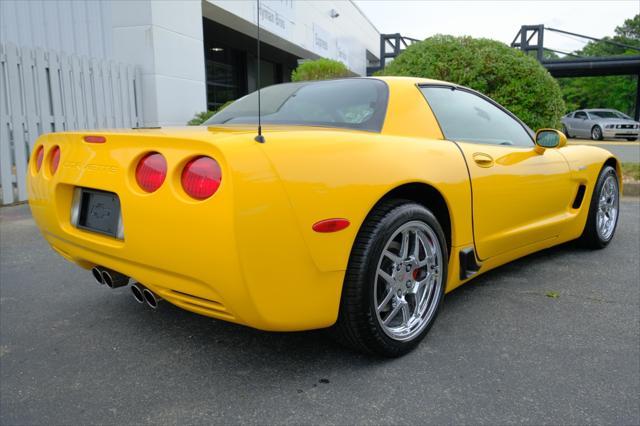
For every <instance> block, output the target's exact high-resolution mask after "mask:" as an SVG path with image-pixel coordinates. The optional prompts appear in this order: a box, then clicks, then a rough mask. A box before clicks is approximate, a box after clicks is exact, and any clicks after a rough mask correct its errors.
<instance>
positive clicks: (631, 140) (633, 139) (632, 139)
mask: <svg viewBox="0 0 640 426" xmlns="http://www.w3.org/2000/svg"><path fill="white" fill-rule="evenodd" d="M627 140H628V141H629V142H633V141H637V140H638V138H627Z"/></svg>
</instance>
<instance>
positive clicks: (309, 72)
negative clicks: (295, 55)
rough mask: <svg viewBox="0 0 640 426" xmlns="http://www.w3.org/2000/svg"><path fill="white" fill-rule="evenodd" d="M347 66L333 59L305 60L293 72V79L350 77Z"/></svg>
mask: <svg viewBox="0 0 640 426" xmlns="http://www.w3.org/2000/svg"><path fill="white" fill-rule="evenodd" d="M349 75H350V72H349V70H348V69H347V67H346V66H345V65H344V64H343V63H342V62H338V61H334V60H332V59H317V60H314V61H305V62H303V63H301V64H300V65H298V68H296V69H295V70H293V72H292V73H291V81H307V80H327V79H330V78H340V77H348V76H349Z"/></svg>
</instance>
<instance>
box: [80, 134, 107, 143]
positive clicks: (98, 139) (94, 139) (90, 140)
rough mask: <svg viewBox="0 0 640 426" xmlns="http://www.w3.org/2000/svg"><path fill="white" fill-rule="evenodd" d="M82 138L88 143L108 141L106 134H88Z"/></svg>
mask: <svg viewBox="0 0 640 426" xmlns="http://www.w3.org/2000/svg"><path fill="white" fill-rule="evenodd" d="M82 139H83V140H84V141H85V142H88V143H105V142H106V141H107V138H105V137H104V136H97V135H87V136H85V137H84V138H82Z"/></svg>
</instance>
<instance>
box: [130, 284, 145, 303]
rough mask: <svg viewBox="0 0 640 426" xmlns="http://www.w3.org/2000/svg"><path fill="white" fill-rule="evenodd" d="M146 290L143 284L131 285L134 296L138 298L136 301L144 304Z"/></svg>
mask: <svg viewBox="0 0 640 426" xmlns="http://www.w3.org/2000/svg"><path fill="white" fill-rule="evenodd" d="M143 291H144V286H142V285H141V284H138V283H135V284H132V285H131V294H133V298H134V299H136V302H138V303H140V304H142V303H144V302H145V300H144V295H143V294H142V292H143Z"/></svg>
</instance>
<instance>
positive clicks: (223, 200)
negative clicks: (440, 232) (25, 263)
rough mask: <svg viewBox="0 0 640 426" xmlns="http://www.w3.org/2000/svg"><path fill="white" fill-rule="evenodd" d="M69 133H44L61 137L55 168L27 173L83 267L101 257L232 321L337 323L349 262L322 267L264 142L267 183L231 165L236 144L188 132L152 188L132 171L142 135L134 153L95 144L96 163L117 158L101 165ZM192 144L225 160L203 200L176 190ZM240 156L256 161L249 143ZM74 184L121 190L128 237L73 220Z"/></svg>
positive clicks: (52, 238)
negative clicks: (218, 180)
mask: <svg viewBox="0 0 640 426" xmlns="http://www.w3.org/2000/svg"><path fill="white" fill-rule="evenodd" d="M63 136H64V135H58V134H56V135H49V136H48V137H45V138H44V139H40V140H39V141H38V142H39V143H44V145H45V150H47V149H48V148H50V147H51V146H52V145H53V144H57V145H60V146H61V148H62V149H61V151H62V158H61V163H60V164H61V166H60V168H59V170H58V172H57V173H56V175H55V176H51V175H49V174H47V173H46V172H45V171H43V170H44V169H45V168H43V170H41V171H40V172H37V173H36V172H35V167H33V164H31V165H30V168H29V172H28V189H29V205H30V207H31V211H32V214H33V217H34V219H35V221H36V224H37V225H38V227H39V228H40V230H41V231H42V234H43V236H44V237H45V239H46V240H47V241H48V242H49V244H50V245H51V246H52V247H53V248H54V250H56V251H57V252H58V253H59V254H60V255H62V256H63V257H65V258H66V259H68V260H70V261H72V262H74V263H76V264H78V265H80V266H81V267H83V268H87V269H89V268H91V267H93V266H95V265H100V266H103V267H106V268H109V269H112V270H115V271H118V272H120V273H122V274H125V275H127V276H129V277H131V278H132V279H134V280H135V281H138V282H140V283H142V284H144V285H145V286H147V287H149V288H150V289H151V290H153V291H154V292H156V293H157V294H158V295H160V296H161V297H162V298H164V299H165V300H167V301H169V302H171V303H173V304H175V305H176V306H179V307H181V308H183V309H186V310H189V311H192V312H195V313H198V314H201V315H206V316H209V317H213V318H218V319H222V320H225V321H231V322H235V323H239V324H244V325H247V326H251V327H254V328H258V329H263V330H274V331H294V330H307V329H315V328H322V327H327V326H330V325H331V324H333V323H334V322H335V320H336V318H337V314H338V306H339V300H340V291H341V287H342V280H343V278H344V271H328V272H323V271H320V270H318V268H317V266H316V264H315V263H314V262H313V260H312V259H311V257H310V254H309V251H308V249H307V246H306V244H305V243H304V241H303V239H302V237H301V235H300V233H299V230H298V228H297V226H295V225H293V226H292V224H295V222H296V221H295V218H294V217H293V213H292V211H291V207H290V203H289V202H288V200H287V198H286V195H285V194H284V193H283V191H282V189H281V185H279V183H278V182H277V180H276V179H275V177H274V178H272V179H270V178H269V173H268V171H267V169H266V167H268V162H267V161H266V160H265V159H264V158H262V154H261V153H260V152H259V151H256V154H255V155H256V157H255V158H254V159H253V161H254V165H255V170H256V173H257V174H258V175H259V177H260V180H261V182H263V184H260V187H259V188H258V189H259V191H256V185H257V184H256V178H255V176H252V175H250V174H249V173H247V172H245V173H244V174H242V175H234V174H233V171H232V170H233V167H231V166H230V165H229V164H230V163H229V162H230V161H232V160H230V158H232V157H233V155H234V154H233V153H232V152H225V153H224V155H223V153H221V152H220V151H218V150H217V149H215V148H213V147H211V146H206V144H204V143H202V142H197V141H188V140H187V141H180V142H181V144H176V145H175V146H179V147H180V148H179V149H172V150H170V151H169V150H167V151H166V152H163V154H164V155H165V157H166V159H167V163H168V165H169V171H170V173H169V175H168V176H167V179H166V181H165V183H164V184H163V186H162V187H161V188H160V189H159V190H157V191H156V192H154V193H152V194H147V193H143V192H142V191H141V190H139V189H137V188H136V187H135V176H134V175H133V171H132V170H133V169H134V168H135V164H136V163H137V159H138V158H140V156H141V155H143V154H144V153H145V152H148V150H149V148H146V149H145V147H144V145H145V144H144V143H143V142H139V141H137V140H136V142H137V143H136V144H134V145H135V148H131V149H130V150H129V151H131V152H126V153H122V152H118V151H117V150H114V149H111V150H108V151H107V150H106V149H105V150H103V151H99V150H98V149H96V151H95V152H92V153H91V154H92V155H91V157H92V162H93V163H95V164H101V165H108V166H109V167H105V168H101V169H100V170H98V169H95V168H87V167H86V166H83V167H80V166H78V165H77V164H78V163H82V161H84V162H85V163H86V160H85V159H84V157H85V156H86V155H87V153H86V149H85V152H81V154H82V155H83V158H74V155H75V154H76V152H77V151H78V147H72V146H68V145H67V144H65V141H64V140H63V139H62V138H63ZM191 142H193V143H191ZM80 148H85V147H80ZM194 152H195V153H197V154H205V155H210V156H212V157H214V158H216V159H218V160H219V162H220V163H221V167H222V169H223V184H222V186H221V187H220V190H219V191H218V192H217V193H216V194H215V195H214V196H213V197H211V198H210V199H208V200H205V201H195V200H190V199H188V198H187V197H185V196H184V194H181V193H180V192H179V190H178V189H177V187H178V186H179V185H180V183H179V173H176V172H175V171H176V170H181V169H180V167H179V166H180V165H181V164H184V163H185V162H186V161H188V159H189V158H191V157H193V155H194ZM242 155H243V159H244V161H249V160H250V159H247V156H248V154H247V152H246V151H243V152H242ZM45 161H46V160H45ZM132 164H133V165H132ZM262 166H264V167H265V168H262ZM105 170H106V171H107V172H105ZM109 170H111V171H113V173H111V172H109ZM172 172H173V173H172ZM132 182H133V183H132ZM76 187H87V188H92V189H99V190H104V191H111V192H114V193H116V194H117V195H118V196H119V198H120V204H121V209H122V220H123V223H124V239H123V240H118V239H116V238H112V237H109V236H105V235H102V234H98V233H94V232H89V231H85V230H82V229H78V228H76V227H75V226H73V225H72V224H71V205H72V198H73V192H74V189H75V188H76ZM89 279H90V277H89V276H87V280H89Z"/></svg>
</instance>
